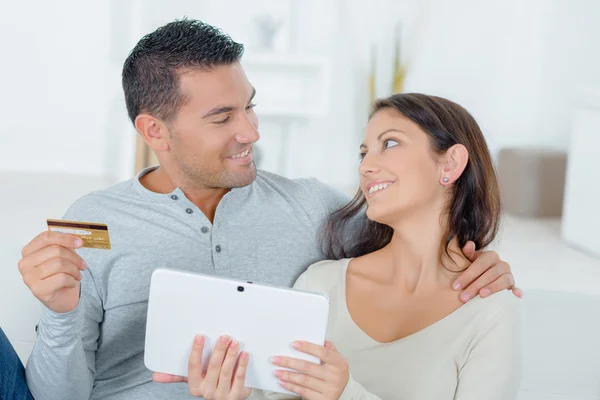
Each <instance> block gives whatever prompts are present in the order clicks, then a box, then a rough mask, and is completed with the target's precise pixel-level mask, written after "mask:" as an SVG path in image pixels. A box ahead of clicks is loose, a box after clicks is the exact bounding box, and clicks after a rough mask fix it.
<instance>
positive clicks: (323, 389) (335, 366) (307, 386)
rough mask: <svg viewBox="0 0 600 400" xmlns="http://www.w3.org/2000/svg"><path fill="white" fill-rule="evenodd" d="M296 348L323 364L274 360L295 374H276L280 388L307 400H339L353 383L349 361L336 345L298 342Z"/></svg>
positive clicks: (279, 372) (296, 360) (282, 371)
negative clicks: (351, 382) (349, 382)
mask: <svg viewBox="0 0 600 400" xmlns="http://www.w3.org/2000/svg"><path fill="white" fill-rule="evenodd" d="M294 348H295V349H296V350H298V351H300V352H302V353H306V354H310V355H312V356H315V357H317V358H319V359H320V360H321V364H315V363H312V362H309V361H304V360H299V359H297V358H290V357H281V356H278V357H274V358H273V360H272V361H273V364H275V365H277V366H279V367H284V368H289V369H291V370H293V371H287V370H276V371H275V376H276V377H277V378H278V379H279V384H280V385H281V386H282V387H283V388H284V389H287V390H289V391H290V392H292V393H296V394H298V395H300V396H302V398H303V399H306V400H337V399H339V397H340V396H341V394H342V393H343V392H344V389H345V388H346V385H347V384H348V379H350V369H349V367H348V361H346V359H345V358H344V357H342V355H341V354H340V353H338V351H337V350H336V348H335V346H334V345H333V343H331V342H325V346H319V345H316V344H312V343H308V342H302V341H297V342H294ZM294 371H297V372H294Z"/></svg>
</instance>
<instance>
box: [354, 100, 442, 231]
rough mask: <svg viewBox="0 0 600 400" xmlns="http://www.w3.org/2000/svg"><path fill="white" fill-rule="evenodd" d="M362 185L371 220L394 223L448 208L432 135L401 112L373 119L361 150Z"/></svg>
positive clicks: (387, 110) (386, 111)
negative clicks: (431, 138)
mask: <svg viewBox="0 0 600 400" xmlns="http://www.w3.org/2000/svg"><path fill="white" fill-rule="evenodd" d="M361 156H362V157H363V159H362V161H361V164H360V167H359V172H360V186H361V189H362V191H363V193H364V194H365V197H366V199H367V204H368V208H367V217H368V218H369V219H371V220H373V221H376V222H379V223H382V224H386V225H390V226H392V225H394V224H395V223H397V222H398V221H400V220H401V219H402V218H403V217H404V216H406V215H411V214H413V215H414V214H415V213H421V212H422V211H429V212H431V210H432V209H435V210H436V212H437V208H438V207H437V206H439V205H441V204H443V200H444V187H443V186H442V185H441V184H440V181H441V180H442V179H443V172H444V171H443V167H442V165H441V163H440V162H438V161H436V158H434V154H433V152H432V151H431V144H430V138H429V135H427V134H426V133H425V132H423V131H422V130H421V129H420V128H419V126H418V125H416V124H415V123H414V122H412V121H411V120H409V119H408V118H406V117H404V116H403V115H402V114H400V113H399V112H398V111H396V110H394V109H391V108H384V109H382V110H380V111H378V112H377V113H376V114H375V115H374V116H373V117H372V118H371V120H370V121H369V124H368V125H367V131H366V135H365V138H364V142H363V145H362V146H361Z"/></svg>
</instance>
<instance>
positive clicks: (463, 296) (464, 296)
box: [460, 293, 471, 301]
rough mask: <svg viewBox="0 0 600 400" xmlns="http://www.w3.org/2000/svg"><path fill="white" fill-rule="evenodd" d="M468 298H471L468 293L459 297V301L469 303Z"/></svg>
mask: <svg viewBox="0 0 600 400" xmlns="http://www.w3.org/2000/svg"><path fill="white" fill-rule="evenodd" d="M470 298H471V295H470V294H469V293H463V294H461V295H460V299H461V300H462V301H469V299H470Z"/></svg>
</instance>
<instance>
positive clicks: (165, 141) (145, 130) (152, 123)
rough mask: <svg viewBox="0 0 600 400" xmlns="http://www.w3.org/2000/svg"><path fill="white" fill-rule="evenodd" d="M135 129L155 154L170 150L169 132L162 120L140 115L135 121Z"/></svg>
mask: <svg viewBox="0 0 600 400" xmlns="http://www.w3.org/2000/svg"><path fill="white" fill-rule="evenodd" d="M135 128H136V129H137V131H138V132H139V133H140V135H142V137H143V138H144V141H145V142H146V144H147V145H148V146H149V147H150V148H151V149H152V150H154V151H155V152H157V151H166V150H169V139H170V134H169V130H168V129H167V126H166V125H165V124H164V123H163V122H162V121H161V120H159V119H157V118H155V117H153V116H152V115H149V114H140V115H138V116H137V118H136V119H135Z"/></svg>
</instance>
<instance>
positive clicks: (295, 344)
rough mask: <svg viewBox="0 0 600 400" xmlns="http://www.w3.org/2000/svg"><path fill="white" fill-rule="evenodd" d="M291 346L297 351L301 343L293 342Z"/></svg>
mask: <svg viewBox="0 0 600 400" xmlns="http://www.w3.org/2000/svg"><path fill="white" fill-rule="evenodd" d="M293 346H294V348H295V349H296V350H297V349H299V348H300V347H302V343H300V342H294V343H293Z"/></svg>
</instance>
